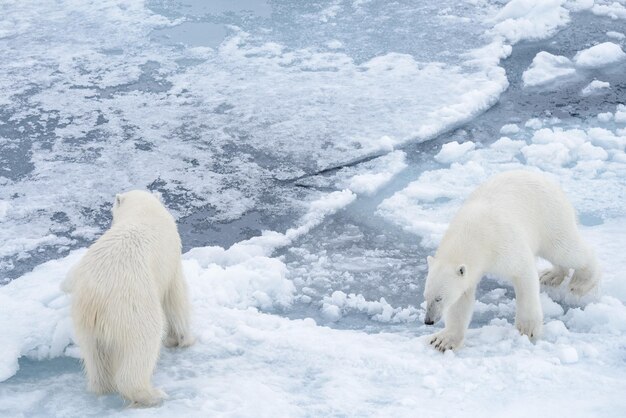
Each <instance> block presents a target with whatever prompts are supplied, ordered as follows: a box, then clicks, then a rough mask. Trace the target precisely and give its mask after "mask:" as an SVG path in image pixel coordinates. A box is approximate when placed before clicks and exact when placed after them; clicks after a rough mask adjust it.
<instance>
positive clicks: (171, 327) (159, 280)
mask: <svg viewBox="0 0 626 418" xmlns="http://www.w3.org/2000/svg"><path fill="white" fill-rule="evenodd" d="M112 212H113V223H112V225H111V229H109V230H108V231H106V232H105V233H104V235H102V237H100V238H99V239H98V240H97V241H96V242H95V243H94V244H93V245H92V246H91V247H89V250H88V251H87V253H86V254H85V256H84V257H83V258H82V259H81V260H80V262H79V263H78V264H77V265H76V266H75V267H74V268H73V269H72V270H71V271H70V273H69V275H68V277H67V279H66V280H65V282H64V283H63V285H62V287H63V290H65V291H67V292H70V293H71V294H72V318H73V322H74V328H75V334H76V339H77V342H78V344H79V345H80V348H81V352H82V354H83V359H84V365H85V369H86V372H87V377H88V380H89V389H90V390H91V391H93V392H95V393H98V394H103V393H110V392H115V391H117V392H119V393H120V394H121V395H122V396H123V397H124V398H125V399H127V400H129V401H130V402H131V406H153V405H157V404H159V403H160V402H161V401H162V399H164V398H165V397H166V395H165V393H164V392H162V391H161V390H158V389H155V388H153V386H152V383H151V378H152V373H153V371H154V367H155V365H156V362H157V359H158V357H159V351H160V347H161V342H162V341H163V337H164V336H165V344H166V345H167V346H179V347H185V346H188V345H191V344H192V343H193V337H192V336H191V334H190V331H189V310H190V306H189V301H188V296H187V289H186V285H185V281H184V277H183V273H182V265H181V242H180V237H179V235H178V230H177V229H176V223H175V222H174V218H173V217H172V215H170V214H169V213H168V211H167V210H166V209H165V208H164V207H163V205H162V204H161V203H160V202H159V200H158V199H157V198H156V197H155V196H153V195H152V194H150V193H148V192H145V191H139V190H135V191H131V192H128V193H124V194H121V195H117V196H116V199H115V203H114V206H113V211H112Z"/></svg>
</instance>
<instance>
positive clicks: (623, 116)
mask: <svg viewBox="0 0 626 418" xmlns="http://www.w3.org/2000/svg"><path fill="white" fill-rule="evenodd" d="M613 119H614V120H615V122H617V123H626V105H623V104H620V105H617V110H616V111H615V115H613Z"/></svg>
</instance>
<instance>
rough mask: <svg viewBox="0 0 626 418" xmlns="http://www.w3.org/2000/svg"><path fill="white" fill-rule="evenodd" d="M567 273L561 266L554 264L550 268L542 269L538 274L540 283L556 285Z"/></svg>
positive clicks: (559, 283) (558, 284)
mask: <svg viewBox="0 0 626 418" xmlns="http://www.w3.org/2000/svg"><path fill="white" fill-rule="evenodd" d="M568 273H569V272H568V271H567V270H566V269H564V268H563V267H559V266H554V267H552V268H550V269H547V270H544V271H542V272H541V276H539V281H540V282H541V284H544V285H546V286H553V287H557V286H560V285H561V283H563V280H565V277H566V276H567V275H568Z"/></svg>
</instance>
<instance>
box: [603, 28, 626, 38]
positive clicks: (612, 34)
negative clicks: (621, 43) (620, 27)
mask: <svg viewBox="0 0 626 418" xmlns="http://www.w3.org/2000/svg"><path fill="white" fill-rule="evenodd" d="M606 36H608V37H609V38H613V39H619V40H622V39H626V35H624V34H623V33H622V32H615V31H612V30H610V31H608V32H607V33H606Z"/></svg>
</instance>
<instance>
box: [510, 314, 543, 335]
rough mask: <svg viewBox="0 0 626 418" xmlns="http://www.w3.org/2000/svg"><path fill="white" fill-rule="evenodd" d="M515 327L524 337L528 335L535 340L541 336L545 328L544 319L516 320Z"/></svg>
mask: <svg viewBox="0 0 626 418" xmlns="http://www.w3.org/2000/svg"><path fill="white" fill-rule="evenodd" d="M515 327H516V328H517V330H518V331H519V332H520V334H522V335H527V336H528V338H530V339H531V340H535V339H536V338H538V337H539V336H540V335H541V329H542V327H543V321H542V319H526V318H524V319H520V318H516V319H515Z"/></svg>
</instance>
